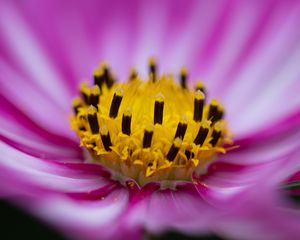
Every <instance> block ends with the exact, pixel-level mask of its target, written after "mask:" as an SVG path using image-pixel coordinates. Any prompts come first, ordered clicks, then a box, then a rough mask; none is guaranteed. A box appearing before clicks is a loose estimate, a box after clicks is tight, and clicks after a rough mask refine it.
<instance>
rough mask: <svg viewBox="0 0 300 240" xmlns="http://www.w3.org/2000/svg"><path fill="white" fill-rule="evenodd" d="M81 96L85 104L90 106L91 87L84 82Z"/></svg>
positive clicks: (81, 86)
mask: <svg viewBox="0 0 300 240" xmlns="http://www.w3.org/2000/svg"><path fill="white" fill-rule="evenodd" d="M80 94H81V96H82V99H83V101H84V102H85V104H88V102H89V94H90V90H89V87H88V85H87V83H86V82H82V83H81V84H80Z"/></svg>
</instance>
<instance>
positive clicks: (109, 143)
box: [71, 58, 232, 186]
mask: <svg viewBox="0 0 300 240" xmlns="http://www.w3.org/2000/svg"><path fill="white" fill-rule="evenodd" d="M93 77H94V85H93V86H91V87H89V86H88V84H87V83H86V82H83V83H82V84H81V85H80V97H77V98H75V99H74V101H73V109H74V114H73V116H72V117H71V126H72V128H73V129H74V130H75V132H76V133H77V134H78V136H79V138H80V144H81V146H83V147H85V149H86V153H87V154H89V155H90V156H89V158H90V159H92V161H94V162H96V163H99V164H101V165H103V166H105V167H107V168H108V169H110V170H111V172H112V173H113V176H114V177H115V178H117V179H122V178H123V177H124V178H123V179H128V178H131V179H134V180H135V181H136V182H138V183H139V184H140V185H141V186H143V185H145V184H146V183H149V182H166V181H167V182H175V181H192V178H191V176H192V173H193V172H196V173H197V174H201V173H204V172H205V171H206V168H207V166H208V164H210V163H211V162H212V161H213V160H214V159H215V156H216V155H217V154H218V153H225V152H226V150H227V149H226V147H225V145H228V144H232V142H231V133H230V131H229V129H228V128H227V125H226V121H225V120H224V107H223V106H222V105H221V104H220V103H219V102H218V101H217V100H216V99H213V100H211V101H210V102H208V101H207V99H206V93H205V90H204V85H203V83H202V82H197V83H196V85H195V87H194V88H193V89H189V88H188V85H187V79H188V71H187V69H186V68H182V69H181V71H180V74H179V75H178V79H175V78H174V77H173V76H172V75H159V74H158V69H157V65H156V61H155V60H154V58H151V59H150V60H149V76H148V78H146V79H142V78H141V77H140V76H139V75H138V72H137V71H136V70H135V69H133V70H132V71H131V72H130V75H129V77H128V79H127V81H125V82H116V81H115V78H114V77H113V74H112V72H111V70H110V68H109V66H108V64H107V63H103V64H101V65H100V66H99V67H97V68H96V69H95V71H94V73H93Z"/></svg>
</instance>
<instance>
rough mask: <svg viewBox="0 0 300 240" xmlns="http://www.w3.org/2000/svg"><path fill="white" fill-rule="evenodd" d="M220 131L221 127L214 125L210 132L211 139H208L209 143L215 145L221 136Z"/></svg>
mask: <svg viewBox="0 0 300 240" xmlns="http://www.w3.org/2000/svg"><path fill="white" fill-rule="evenodd" d="M221 134H222V131H221V128H220V127H219V126H218V125H217V124H216V126H215V127H214V130H213V131H212V134H211V137H212V138H211V140H210V141H209V143H210V144H211V145H212V146H213V147H215V146H216V145H217V143H218V141H219V139H220V137H221Z"/></svg>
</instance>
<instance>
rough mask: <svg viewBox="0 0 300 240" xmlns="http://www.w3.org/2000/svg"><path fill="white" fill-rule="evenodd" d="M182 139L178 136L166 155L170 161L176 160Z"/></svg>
mask: <svg viewBox="0 0 300 240" xmlns="http://www.w3.org/2000/svg"><path fill="white" fill-rule="evenodd" d="M181 143H182V141H181V139H180V138H176V139H175V140H174V142H173V144H172V146H171V148H170V150H169V152H168V154H167V156H166V158H167V159H168V160H169V161H174V159H175V157H176V156H177V153H178V152H179V148H180V145H181Z"/></svg>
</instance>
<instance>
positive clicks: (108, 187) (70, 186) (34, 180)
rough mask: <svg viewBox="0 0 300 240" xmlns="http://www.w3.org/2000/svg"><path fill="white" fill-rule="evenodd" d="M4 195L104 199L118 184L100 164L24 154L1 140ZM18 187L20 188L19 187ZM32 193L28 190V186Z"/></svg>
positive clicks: (0, 161) (0, 163) (0, 158)
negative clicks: (48, 194)
mask: <svg viewBox="0 0 300 240" xmlns="http://www.w3.org/2000/svg"><path fill="white" fill-rule="evenodd" d="M0 149H1V152H2V155H1V157H0V168H1V174H0V177H1V181H0V182H1V188H0V189H1V193H2V195H5V194H8V195H11V194H13V195H16V194H20V193H22V194H26V195H28V194H34V193H35V192H37V191H43V192H47V191H48V192H60V193H64V194H68V195H70V196H73V197H75V198H89V199H90V198H98V199H99V198H100V197H99V196H102V195H103V194H107V193H109V192H110V191H112V190H113V189H114V187H115V186H117V184H116V182H114V181H111V180H109V177H110V174H109V173H108V172H107V171H106V170H104V169H103V167H101V166H100V165H96V164H88V163H59V162H55V161H51V160H47V161H45V160H43V159H39V158H36V157H32V156H29V155H27V154H25V153H22V152H20V151H18V150H16V149H14V148H12V147H10V146H8V145H6V144H5V143H2V142H0ZM16 186H18V187H16ZM27 188H28V189H30V192H28V193H26V191H25V193H24V189H27Z"/></svg>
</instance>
